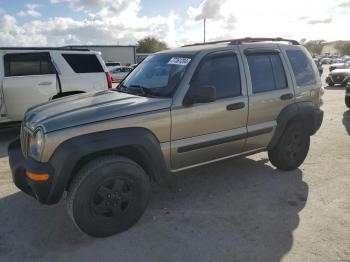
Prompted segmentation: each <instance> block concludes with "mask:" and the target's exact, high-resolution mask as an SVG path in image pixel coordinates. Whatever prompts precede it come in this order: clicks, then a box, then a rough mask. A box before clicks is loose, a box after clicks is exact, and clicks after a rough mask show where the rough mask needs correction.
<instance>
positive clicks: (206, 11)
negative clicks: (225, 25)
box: [188, 0, 226, 21]
mask: <svg viewBox="0 0 350 262" xmlns="http://www.w3.org/2000/svg"><path fill="white" fill-rule="evenodd" d="M225 2H226V0H215V1H213V0H204V1H203V2H202V3H201V4H200V5H199V6H198V7H189V8H188V15H189V17H190V19H193V20H195V21H199V20H203V19H209V18H213V19H218V18H220V17H221V11H222V9H223V7H224V6H223V5H224V4H225Z"/></svg>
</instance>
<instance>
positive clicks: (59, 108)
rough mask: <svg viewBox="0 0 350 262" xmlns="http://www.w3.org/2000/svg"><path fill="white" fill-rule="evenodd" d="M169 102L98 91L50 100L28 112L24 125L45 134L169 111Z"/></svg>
mask: <svg viewBox="0 0 350 262" xmlns="http://www.w3.org/2000/svg"><path fill="white" fill-rule="evenodd" d="M170 105H171V99H170V98H148V97H142V96H135V95H131V94H125V93H120V92H116V91H109V90H108V91H107V90H106V91H99V92H92V93H86V94H81V95H74V96H70V97H66V98H61V99H58V100H54V101H51V102H48V103H45V104H41V105H38V106H36V107H33V108H31V109H29V110H28V111H27V113H26V115H25V118H24V123H25V124H26V126H27V127H29V128H31V129H35V128H36V127H37V126H42V127H43V129H44V131H45V133H48V132H52V131H56V130H60V129H64V128H68V127H73V126H79V125H84V124H88V123H92V122H97V121H104V120H108V119H113V118H118V117H124V116H128V115H133V114H139V113H145V112H149V111H154V110H161V109H166V108H170Z"/></svg>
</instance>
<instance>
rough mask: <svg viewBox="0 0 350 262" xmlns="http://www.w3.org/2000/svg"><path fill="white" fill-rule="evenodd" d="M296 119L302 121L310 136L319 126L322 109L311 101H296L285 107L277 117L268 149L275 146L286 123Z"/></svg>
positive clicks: (321, 118)
mask: <svg viewBox="0 0 350 262" xmlns="http://www.w3.org/2000/svg"><path fill="white" fill-rule="evenodd" d="M296 119H298V120H299V121H301V123H303V125H304V127H305V129H306V131H307V133H308V134H309V135H310V136H312V135H314V134H315V133H316V131H317V130H318V129H319V128H320V127H321V124H322V120H323V111H322V110H320V109H318V108H317V107H316V106H315V105H314V104H313V103H312V102H298V103H294V104H291V105H288V106H287V107H285V108H284V109H283V110H282V111H281V112H280V114H279V115H278V117H277V127H276V130H275V132H274V135H273V137H272V139H271V141H270V143H269V145H268V147H267V148H268V150H271V149H272V148H274V147H275V146H276V144H277V143H278V141H279V139H280V137H281V136H282V134H283V133H284V130H285V129H286V127H287V125H288V124H289V123H290V122H291V121H293V120H296Z"/></svg>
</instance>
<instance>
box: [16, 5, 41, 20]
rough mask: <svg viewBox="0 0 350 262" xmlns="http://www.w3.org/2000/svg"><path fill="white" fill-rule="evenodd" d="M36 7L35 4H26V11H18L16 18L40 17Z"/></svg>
mask: <svg viewBox="0 0 350 262" xmlns="http://www.w3.org/2000/svg"><path fill="white" fill-rule="evenodd" d="M38 7H39V6H38V5H36V4H27V5H26V9H25V10H21V11H19V12H18V13H17V16H31V17H40V16H41V13H40V12H39V11H38V10H37V8H38Z"/></svg>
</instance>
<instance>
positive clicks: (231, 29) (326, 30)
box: [186, 0, 350, 42]
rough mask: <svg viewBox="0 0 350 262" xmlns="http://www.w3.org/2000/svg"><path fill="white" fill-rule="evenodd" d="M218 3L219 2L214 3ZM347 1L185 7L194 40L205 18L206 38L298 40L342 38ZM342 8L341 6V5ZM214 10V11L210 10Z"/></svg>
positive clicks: (226, 1) (251, 0)
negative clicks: (248, 37)
mask: <svg viewBox="0 0 350 262" xmlns="http://www.w3.org/2000/svg"><path fill="white" fill-rule="evenodd" d="M218 2H220V4H219V5H217V3H218ZM349 2H350V1H349V0H347V1H346V0H345V1H344V0H332V1H329V0H307V1H305V0H293V1H290V0H264V1H256V0H244V1H236V0H220V1H217V0H203V1H202V3H201V4H200V5H199V6H197V7H189V8H188V16H189V19H188V20H187V22H186V25H188V26H194V25H197V31H199V32H200V34H199V35H197V38H196V39H193V37H192V35H193V34H192V33H190V34H188V35H187V39H188V41H190V42H193V41H201V39H202V37H199V38H198V36H200V35H201V34H202V33H201V32H202V28H201V26H202V24H201V23H200V22H198V21H199V20H201V19H203V18H207V30H206V31H207V39H208V40H217V39H224V38H241V37H247V36H250V37H288V38H294V39H297V40H300V39H302V38H307V39H327V40H336V39H339V38H343V37H344V35H343V34H342V33H341V32H342V30H343V29H342V28H343V27H344V25H345V24H348V23H349V22H350V18H349V15H348V14H346V13H345V12H344V9H345V8H346V7H347V6H348V3H349ZM341 7H342V8H341ZM210 10H213V12H210Z"/></svg>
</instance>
